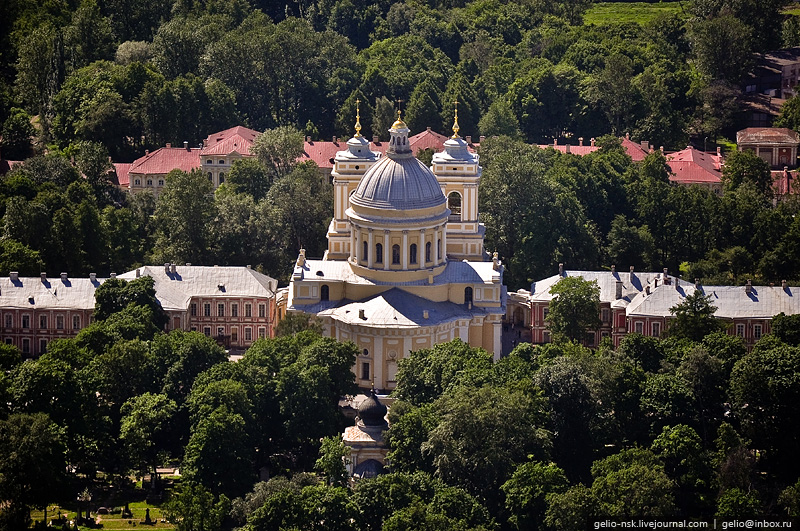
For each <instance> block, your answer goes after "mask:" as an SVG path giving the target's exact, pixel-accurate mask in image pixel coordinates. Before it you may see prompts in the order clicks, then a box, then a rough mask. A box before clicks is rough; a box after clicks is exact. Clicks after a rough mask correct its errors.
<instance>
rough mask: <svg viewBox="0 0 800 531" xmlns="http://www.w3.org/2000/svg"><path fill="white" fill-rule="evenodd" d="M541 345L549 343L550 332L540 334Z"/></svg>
mask: <svg viewBox="0 0 800 531" xmlns="http://www.w3.org/2000/svg"><path fill="white" fill-rule="evenodd" d="M542 343H550V332H542Z"/></svg>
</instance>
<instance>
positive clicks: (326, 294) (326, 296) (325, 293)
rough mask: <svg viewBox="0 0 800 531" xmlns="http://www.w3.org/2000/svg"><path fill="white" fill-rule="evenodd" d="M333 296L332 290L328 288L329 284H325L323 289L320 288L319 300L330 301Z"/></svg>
mask: <svg viewBox="0 0 800 531" xmlns="http://www.w3.org/2000/svg"><path fill="white" fill-rule="evenodd" d="M330 296H331V289H330V288H329V287H328V285H327V284H323V285H322V287H321V288H319V300H321V301H327V300H330Z"/></svg>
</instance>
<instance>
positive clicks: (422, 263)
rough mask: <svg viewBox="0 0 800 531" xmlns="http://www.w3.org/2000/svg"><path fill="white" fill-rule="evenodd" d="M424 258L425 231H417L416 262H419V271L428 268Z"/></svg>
mask: <svg viewBox="0 0 800 531" xmlns="http://www.w3.org/2000/svg"><path fill="white" fill-rule="evenodd" d="M426 258H427V257H426V256H425V229H420V230H419V245H417V260H418V261H419V262H418V263H419V267H420V269H424V268H425V267H428V261H427V260H426Z"/></svg>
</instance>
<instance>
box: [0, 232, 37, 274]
mask: <svg viewBox="0 0 800 531" xmlns="http://www.w3.org/2000/svg"><path fill="white" fill-rule="evenodd" d="M43 269H44V261H43V260H42V258H41V255H40V253H39V251H34V250H33V249H31V248H30V247H28V246H27V245H23V244H21V243H20V242H18V241H15V240H12V239H10V238H9V239H6V238H3V239H0V274H2V275H8V273H9V272H10V271H16V272H18V273H19V274H20V275H23V276H34V275H36V274H37V273H38V272H40V271H42V270H43Z"/></svg>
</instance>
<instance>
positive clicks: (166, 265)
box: [164, 262, 169, 275]
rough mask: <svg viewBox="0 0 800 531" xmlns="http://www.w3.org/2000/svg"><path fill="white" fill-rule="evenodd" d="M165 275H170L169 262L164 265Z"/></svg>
mask: <svg viewBox="0 0 800 531" xmlns="http://www.w3.org/2000/svg"><path fill="white" fill-rule="evenodd" d="M164 273H166V274H168V275H169V262H167V263H166V264H164Z"/></svg>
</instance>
